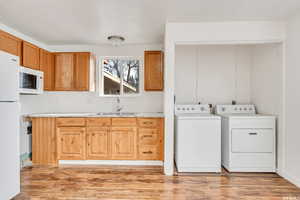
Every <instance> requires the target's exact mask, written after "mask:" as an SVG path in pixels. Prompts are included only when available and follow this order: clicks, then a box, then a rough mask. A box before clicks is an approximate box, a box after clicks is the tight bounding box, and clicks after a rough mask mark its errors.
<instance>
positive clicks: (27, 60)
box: [21, 41, 40, 70]
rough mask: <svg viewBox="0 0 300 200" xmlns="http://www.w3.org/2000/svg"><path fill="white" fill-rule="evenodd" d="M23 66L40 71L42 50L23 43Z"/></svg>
mask: <svg viewBox="0 0 300 200" xmlns="http://www.w3.org/2000/svg"><path fill="white" fill-rule="evenodd" d="M21 65H22V66H24V67H28V68H31V69H35V70H40V48H39V47H37V46H35V45H33V44H31V43H29V42H26V41H23V43H22V64H21Z"/></svg>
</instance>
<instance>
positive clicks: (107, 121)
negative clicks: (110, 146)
mask: <svg viewBox="0 0 300 200" xmlns="http://www.w3.org/2000/svg"><path fill="white" fill-rule="evenodd" d="M86 123H87V126H90V127H103V126H110V125H111V118H88V119H87V121H86Z"/></svg>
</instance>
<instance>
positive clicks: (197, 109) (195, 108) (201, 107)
mask: <svg viewBox="0 0 300 200" xmlns="http://www.w3.org/2000/svg"><path fill="white" fill-rule="evenodd" d="M175 113H176V114H185V113H186V114H189V113H210V107H209V105H208V104H192V105H188V104H182V105H176V106H175Z"/></svg>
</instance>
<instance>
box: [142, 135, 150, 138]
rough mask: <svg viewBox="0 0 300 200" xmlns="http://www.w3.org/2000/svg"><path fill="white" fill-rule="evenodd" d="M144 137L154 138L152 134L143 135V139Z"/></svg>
mask: <svg viewBox="0 0 300 200" xmlns="http://www.w3.org/2000/svg"><path fill="white" fill-rule="evenodd" d="M143 138H152V135H143V137H142V139H143Z"/></svg>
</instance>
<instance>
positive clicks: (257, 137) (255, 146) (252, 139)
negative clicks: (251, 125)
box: [231, 129, 275, 153]
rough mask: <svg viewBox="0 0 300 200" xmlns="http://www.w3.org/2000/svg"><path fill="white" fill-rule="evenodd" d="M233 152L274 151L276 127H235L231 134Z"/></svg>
mask: <svg viewBox="0 0 300 200" xmlns="http://www.w3.org/2000/svg"><path fill="white" fill-rule="evenodd" d="M231 137H232V138H231V146H232V152H233V153H272V152H273V151H274V137H275V132H274V129H233V130H232V134H231Z"/></svg>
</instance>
